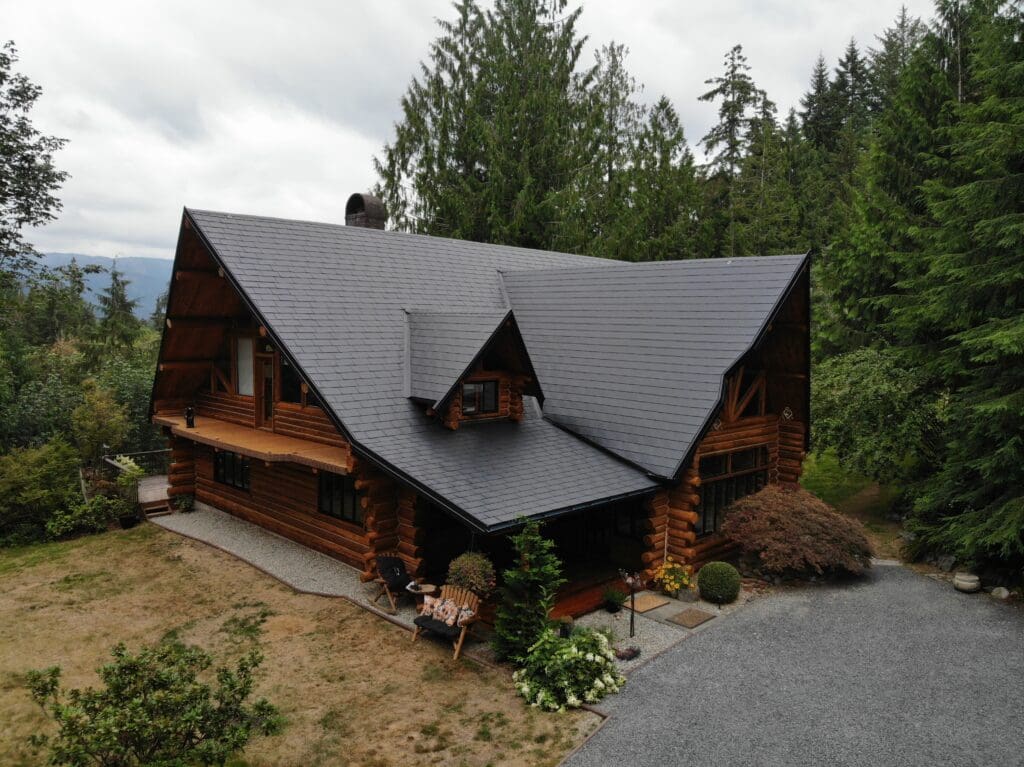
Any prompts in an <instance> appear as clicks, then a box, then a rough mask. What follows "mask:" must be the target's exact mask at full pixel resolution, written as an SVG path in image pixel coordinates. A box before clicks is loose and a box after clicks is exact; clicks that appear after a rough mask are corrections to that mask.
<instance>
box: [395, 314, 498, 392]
mask: <svg viewBox="0 0 1024 767" xmlns="http://www.w3.org/2000/svg"><path fill="white" fill-rule="evenodd" d="M407 316H408V321H409V331H408V336H407V348H406V354H407V357H408V358H407V360H406V362H407V364H408V376H409V391H408V394H409V396H410V397H416V398H417V399H421V400H424V401H427V402H429V403H430V404H431V405H432V406H434V407H438V406H439V405H440V402H441V400H442V399H444V398H445V396H447V394H448V393H449V392H450V391H451V390H452V388H453V387H454V386H455V384H456V383H457V382H458V380H459V379H460V378H461V377H462V375H463V373H465V372H466V369H467V368H468V367H469V366H470V364H471V363H472V362H473V360H474V358H475V357H476V355H477V354H478V353H479V352H480V350H481V349H482V348H483V347H484V345H485V344H486V343H487V341H489V340H490V339H491V337H492V336H493V335H494V334H495V332H496V331H497V330H498V329H499V328H500V327H501V324H502V323H503V322H504V321H505V319H506V318H507V317H508V316H509V312H508V310H507V309H499V310H498V311H492V312H409V313H408V315H407Z"/></svg>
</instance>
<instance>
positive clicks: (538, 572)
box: [491, 521, 565, 663]
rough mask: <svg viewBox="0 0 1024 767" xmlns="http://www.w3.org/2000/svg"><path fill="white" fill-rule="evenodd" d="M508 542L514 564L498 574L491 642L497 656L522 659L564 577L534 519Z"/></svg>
mask: <svg viewBox="0 0 1024 767" xmlns="http://www.w3.org/2000/svg"><path fill="white" fill-rule="evenodd" d="M512 546H513V548H514V550H515V554H516V566H515V567H514V568H512V569H510V570H506V571H505V572H504V573H503V574H502V580H503V582H504V583H503V585H502V587H501V590H500V594H501V601H500V603H499V604H498V609H497V611H496V613H495V619H494V640H493V641H492V643H491V645H492V647H493V648H494V653H495V655H497V656H498V658H500V659H502V660H504V659H508V660H512V661H514V662H516V663H522V662H523V661H525V660H526V655H527V653H528V652H529V651H530V648H531V647H532V646H533V645H534V644H535V643H536V642H537V640H538V639H539V638H540V635H541V634H542V633H543V632H544V630H545V629H546V628H548V626H549V625H550V623H551V621H550V619H549V618H548V613H549V612H550V611H551V606H552V605H553V604H554V601H555V593H556V592H557V591H558V587H559V586H561V585H562V584H563V583H565V580H564V579H563V578H562V564H561V562H559V561H558V557H557V556H555V552H554V549H555V544H554V543H553V542H552V541H549V540H548V539H547V538H545V537H544V536H542V535H541V534H540V525H539V524H538V523H537V522H534V521H527V522H526V523H525V524H524V525H523V529H522V531H520V532H519V534H518V535H513V536H512Z"/></svg>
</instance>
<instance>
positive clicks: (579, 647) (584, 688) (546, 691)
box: [512, 629, 626, 711]
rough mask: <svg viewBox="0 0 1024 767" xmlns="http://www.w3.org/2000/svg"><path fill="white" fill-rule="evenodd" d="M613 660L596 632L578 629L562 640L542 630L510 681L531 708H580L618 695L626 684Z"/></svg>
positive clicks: (603, 639) (608, 648)
mask: <svg viewBox="0 0 1024 767" xmlns="http://www.w3.org/2000/svg"><path fill="white" fill-rule="evenodd" d="M614 658H615V653H614V652H613V651H612V649H611V647H610V646H609V644H608V637H607V636H605V635H604V634H602V633H601V632H599V631H594V630H593V629H577V630H576V631H574V632H573V633H572V634H571V635H570V636H569V637H568V638H567V639H562V638H561V637H559V636H558V634H556V633H555V632H554V631H552V630H551V629H545V630H544V631H543V632H542V633H541V636H540V639H538V640H537V642H536V643H535V644H534V645H533V646H532V647H531V648H530V650H529V652H528V654H527V656H526V659H525V661H524V662H523V666H522V668H520V669H519V670H517V671H516V672H515V673H514V674H512V680H513V682H514V683H515V686H516V690H517V691H518V692H519V694H520V695H522V696H523V697H524V698H525V699H526V700H527V702H529V704H530V705H531V706H537V707H538V708H542V709H544V710H545V711H564V710H565V709H566V708H579V707H580V706H581V705H583V704H584V703H596V702H597V701H599V700H601V698H603V697H604V696H605V695H607V694H609V693H613V692H618V691H619V689H620V688H621V687H622V685H623V684H624V683H625V681H626V680H625V679H624V678H623V677H622V675H621V674H620V673H619V672H618V670H617V669H616V668H615V661H614Z"/></svg>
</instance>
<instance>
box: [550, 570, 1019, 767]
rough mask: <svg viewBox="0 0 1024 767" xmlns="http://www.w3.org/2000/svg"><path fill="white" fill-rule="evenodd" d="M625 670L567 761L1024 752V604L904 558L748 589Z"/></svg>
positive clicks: (876, 758)
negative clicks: (617, 689)
mask: <svg viewBox="0 0 1024 767" xmlns="http://www.w3.org/2000/svg"><path fill="white" fill-rule="evenodd" d="M717 621H721V622H720V623H719V624H718V625H710V626H708V629H707V630H705V631H702V632H699V633H697V634H695V635H694V636H692V637H690V638H689V639H687V640H685V641H683V642H681V643H679V644H678V645H676V646H675V647H673V648H672V649H670V650H669V651H667V652H666V653H665V654H664V655H662V656H660V657H659V658H656V659H655V660H653V661H651V662H650V663H648V664H647V665H646V666H645V667H643V668H642V669H639V670H638V671H637V672H636V673H634V674H633V675H632V676H631V677H630V679H629V682H628V683H627V685H626V687H625V688H624V689H623V691H622V692H621V693H619V694H618V695H613V696H610V698H608V699H607V701H606V703H607V708H608V710H610V711H611V713H612V717H611V719H610V720H609V721H607V722H606V723H605V725H604V727H602V729H601V730H600V731H599V732H598V733H597V734H596V735H595V736H594V737H593V738H592V739H591V740H590V741H589V742H588V743H587V744H586V745H585V746H584V747H583V749H582V750H581V751H579V752H577V753H576V754H575V755H573V756H572V757H570V758H569V760H568V761H567V762H566V763H565V764H567V765H572V767H582V766H583V765H588V766H589V765H616V767H621V766H622V765H630V767H645V766H646V765H658V766H659V767H664V765H765V766H768V765H787V767H791V766H794V765H816V766H817V765H901V766H902V765H958V766H959V765H1024V611H1022V610H1020V609H1018V608H1014V607H1008V606H1005V605H998V604H994V603H993V602H992V601H991V599H990V598H989V597H987V596H985V595H983V594H978V595H970V596H968V595H963V594H958V593H957V592H955V591H953V589H952V587H951V586H949V585H948V584H945V583H939V582H936V581H934V580H932V579H930V578H926V577H924V576H921V575H918V574H916V573H914V572H912V571H910V570H907V569H904V568H902V567H893V566H888V567H887V566H882V567H876V568H874V572H873V573H872V574H871V576H870V577H869V578H868V579H866V580H865V581H863V582H861V583H858V584H856V585H846V586H829V587H808V588H804V589H798V590H793V591H787V592H783V593H781V594H778V595H774V596H771V597H769V598H766V599H763V600H760V601H757V602H754V603H751V604H750V605H748V606H747V607H745V608H744V609H743V610H740V611H738V612H736V613H734V614H732V615H729V616H725V617H722V618H717V619H716V622H717Z"/></svg>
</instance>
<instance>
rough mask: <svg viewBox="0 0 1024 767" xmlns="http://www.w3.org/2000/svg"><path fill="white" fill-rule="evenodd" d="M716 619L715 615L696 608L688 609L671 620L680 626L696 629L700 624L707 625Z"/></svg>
mask: <svg viewBox="0 0 1024 767" xmlns="http://www.w3.org/2000/svg"><path fill="white" fill-rule="evenodd" d="M714 617H715V616H714V614H712V613H709V612H705V611H704V610H698V609H697V608H696V607H687V608H686V609H685V610H683V611H682V612H681V613H676V614H675V615H673V616H672V617H671V618H669V620H670V621H672V622H673V623H678V624H679V625H680V626H685V627H686V628H688V629H695V628H697V626H699V625H700V624H702V623H707V622H708V621H709V620H711V619H712V618H714Z"/></svg>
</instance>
